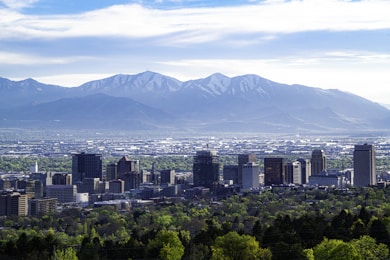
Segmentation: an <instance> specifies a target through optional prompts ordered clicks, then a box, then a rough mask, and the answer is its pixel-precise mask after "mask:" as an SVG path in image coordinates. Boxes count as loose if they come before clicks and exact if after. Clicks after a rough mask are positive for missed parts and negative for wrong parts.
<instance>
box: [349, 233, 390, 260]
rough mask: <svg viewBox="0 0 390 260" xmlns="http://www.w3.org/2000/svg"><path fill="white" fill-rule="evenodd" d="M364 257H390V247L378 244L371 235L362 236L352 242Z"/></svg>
mask: <svg viewBox="0 0 390 260" xmlns="http://www.w3.org/2000/svg"><path fill="white" fill-rule="evenodd" d="M350 243H351V244H352V245H353V247H355V249H356V250H357V252H358V254H359V255H361V256H362V258H363V259H365V260H366V259H372V260H374V259H389V248H388V247H387V246H386V245H385V244H382V243H380V244H377V243H376V241H375V239H374V238H372V237H370V236H361V237H360V238H359V239H354V240H352V241H351V242H350Z"/></svg>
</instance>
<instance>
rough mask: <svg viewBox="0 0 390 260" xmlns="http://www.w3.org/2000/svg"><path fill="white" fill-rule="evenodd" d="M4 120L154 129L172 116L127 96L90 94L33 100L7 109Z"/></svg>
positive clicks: (168, 120)
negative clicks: (44, 100)
mask: <svg viewBox="0 0 390 260" xmlns="http://www.w3.org/2000/svg"><path fill="white" fill-rule="evenodd" d="M8 117H9V119H8V120H20V121H24V122H25V121H30V122H31V123H33V122H34V124H35V125H36V124H39V123H40V122H50V121H51V122H55V125H64V126H72V128H74V127H75V128H77V127H78V126H84V127H85V126H88V127H89V128H93V127H98V128H110V127H120V128H126V129H144V128H147V129H155V128H157V127H158V126H159V125H164V124H169V123H172V120H173V119H174V117H173V116H171V115H168V114H167V113H165V112H164V111H161V110H159V109H156V108H152V107H149V106H147V105H144V104H141V103H139V102H136V101H134V100H132V99H129V98H120V97H111V96H108V95H104V94H94V95H89V96H83V97H77V98H63V99H59V100H56V101H51V102H47V103H41V104H33V105H27V106H23V107H20V108H18V109H13V110H12V111H9V112H8Z"/></svg>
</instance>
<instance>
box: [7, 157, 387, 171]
mask: <svg viewBox="0 0 390 260" xmlns="http://www.w3.org/2000/svg"><path fill="white" fill-rule="evenodd" d="M129 157H130V158H131V159H133V160H139V161H140V167H141V169H143V170H146V171H150V170H151V169H152V165H153V164H154V167H155V169H156V170H157V171H159V170H166V169H174V170H176V172H191V171H192V164H193V158H192V156H175V155H171V156H131V155H130V156H129ZM282 157H284V158H285V159H286V161H293V160H296V159H298V158H297V157H292V156H282ZM119 159H120V157H103V171H105V167H106V165H107V164H108V163H112V162H118V161H119ZM219 161H220V166H221V169H220V170H221V171H222V168H223V165H237V164H238V162H237V156H235V155H224V156H220V157H219ZM35 162H37V163H38V166H39V170H40V171H41V172H69V173H70V172H71V170H72V158H71V156H67V157H1V156H0V172H12V171H14V172H28V171H29V170H30V166H33V165H35ZM257 162H258V163H259V165H260V167H263V159H262V158H258V160H257ZM376 165H377V168H378V170H383V171H385V170H387V168H388V166H389V165H390V158H377V160H376ZM352 167H353V162H352V158H349V157H346V158H340V159H328V160H327V168H328V169H339V170H342V169H346V168H352Z"/></svg>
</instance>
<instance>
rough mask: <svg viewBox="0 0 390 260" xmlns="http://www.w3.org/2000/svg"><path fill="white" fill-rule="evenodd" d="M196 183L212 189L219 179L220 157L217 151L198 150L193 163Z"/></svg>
mask: <svg viewBox="0 0 390 260" xmlns="http://www.w3.org/2000/svg"><path fill="white" fill-rule="evenodd" d="M192 169H193V171H192V172H193V179H194V185H195V186H196V187H197V186H203V187H206V188H210V189H212V188H213V187H214V185H215V184H216V183H218V181H219V158H218V155H217V152H216V151H209V150H207V151H197V152H196V155H195V156H194V163H193V168H192Z"/></svg>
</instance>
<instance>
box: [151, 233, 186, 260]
mask: <svg viewBox="0 0 390 260" xmlns="http://www.w3.org/2000/svg"><path fill="white" fill-rule="evenodd" d="M147 254H148V255H149V256H150V257H160V258H161V259H164V260H176V259H177V260H179V259H181V258H182V256H183V255H184V246H183V244H182V242H181V241H180V239H179V235H178V233H177V232H175V231H171V230H160V231H159V232H158V233H157V234H156V236H155V238H154V239H152V240H150V241H149V243H148V245H147Z"/></svg>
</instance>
